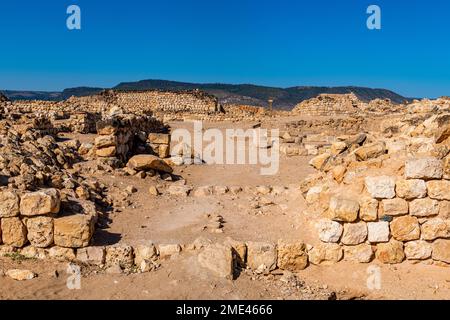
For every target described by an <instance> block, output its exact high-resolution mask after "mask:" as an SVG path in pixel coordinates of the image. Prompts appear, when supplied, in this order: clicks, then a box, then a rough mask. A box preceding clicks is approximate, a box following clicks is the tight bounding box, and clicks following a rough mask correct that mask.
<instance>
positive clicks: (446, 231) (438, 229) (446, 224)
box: [421, 218, 450, 241]
mask: <svg viewBox="0 0 450 320" xmlns="http://www.w3.org/2000/svg"><path fill="white" fill-rule="evenodd" d="M421 229H422V239H423V240H429V241H432V240H435V239H438V238H450V220H443V219H439V218H435V219H430V220H428V221H426V222H425V223H423V224H422V226H421Z"/></svg>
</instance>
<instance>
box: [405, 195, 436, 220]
mask: <svg viewBox="0 0 450 320" xmlns="http://www.w3.org/2000/svg"><path fill="white" fill-rule="evenodd" d="M409 214H410V215H412V216H415V217H430V216H437V215H438V214H439V202H438V201H436V200H432V199H430V198H425V199H416V200H413V201H411V202H410V203H409Z"/></svg>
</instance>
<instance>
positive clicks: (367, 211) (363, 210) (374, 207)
mask: <svg viewBox="0 0 450 320" xmlns="http://www.w3.org/2000/svg"><path fill="white" fill-rule="evenodd" d="M359 206H360V210H359V217H360V218H361V220H363V221H366V222H372V221H377V220H378V200H376V199H372V198H370V197H364V198H361V199H360V201H359Z"/></svg>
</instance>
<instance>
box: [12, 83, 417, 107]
mask: <svg viewBox="0 0 450 320" xmlns="http://www.w3.org/2000/svg"><path fill="white" fill-rule="evenodd" d="M112 89H114V90H155V89H159V90H174V91H180V90H194V89H199V90H203V91H206V92H207V93H209V94H212V95H215V96H216V97H217V98H218V99H219V101H220V103H222V104H246V105H256V106H267V104H268V100H269V99H273V100H274V102H273V106H274V108H275V109H285V110H286V109H287V110H290V109H292V108H293V107H294V106H295V105H296V104H298V103H299V102H301V101H304V100H308V99H311V98H314V97H316V96H318V95H319V94H323V93H327V94H346V93H351V92H353V93H354V94H355V95H356V96H357V97H358V98H359V99H361V100H363V101H370V100H373V99H377V98H378V99H390V100H391V101H392V102H394V103H403V102H405V101H410V100H411V99H408V98H405V97H403V96H401V95H399V94H397V93H395V92H393V91H390V90H386V89H372V88H365V87H354V86H344V87H314V86H298V87H290V88H277V87H267V86H258V85H252V84H236V85H235V84H221V83H189V82H177V81H168V80H142V81H137V82H123V83H120V84H118V85H117V86H115V87H113V88H112ZM102 90H104V89H103V88H91V87H77V88H68V89H65V90H64V91H62V92H33V91H4V94H5V95H6V96H7V97H8V98H9V99H11V100H24V99H27V100H33V99H36V100H64V99H67V98H69V97H71V96H77V97H79V96H88V95H92V94H96V93H98V92H100V91H102Z"/></svg>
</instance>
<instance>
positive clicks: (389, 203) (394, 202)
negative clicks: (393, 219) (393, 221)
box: [381, 198, 409, 216]
mask: <svg viewBox="0 0 450 320" xmlns="http://www.w3.org/2000/svg"><path fill="white" fill-rule="evenodd" d="M381 207H382V209H383V214H384V215H387V216H401V215H405V214H408V211H409V207H408V202H406V200H403V199H400V198H394V199H384V200H383V201H382V202H381Z"/></svg>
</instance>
